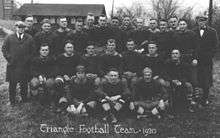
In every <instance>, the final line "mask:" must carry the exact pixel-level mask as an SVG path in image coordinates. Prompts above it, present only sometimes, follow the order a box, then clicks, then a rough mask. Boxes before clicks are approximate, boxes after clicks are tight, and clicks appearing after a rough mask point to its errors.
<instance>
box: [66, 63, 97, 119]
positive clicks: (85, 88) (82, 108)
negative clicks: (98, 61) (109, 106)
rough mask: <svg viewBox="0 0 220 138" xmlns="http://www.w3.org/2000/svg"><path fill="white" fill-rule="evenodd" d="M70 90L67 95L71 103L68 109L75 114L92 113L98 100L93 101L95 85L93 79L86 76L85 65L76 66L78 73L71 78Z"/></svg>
mask: <svg viewBox="0 0 220 138" xmlns="http://www.w3.org/2000/svg"><path fill="white" fill-rule="evenodd" d="M70 90H71V91H68V92H67V95H66V98H67V101H68V105H69V106H68V108H67V111H68V112H70V113H73V114H75V115H77V114H84V115H85V113H86V114H87V113H91V111H92V109H94V107H95V105H96V102H95V101H92V100H93V99H94V90H95V85H94V81H93V79H90V78H88V77H87V76H86V73H85V67H84V66H82V65H78V66H77V67H76V75H75V76H74V77H73V78H72V79H71V89H70ZM87 110H88V111H87Z"/></svg>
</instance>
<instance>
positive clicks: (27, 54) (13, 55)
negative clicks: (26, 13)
mask: <svg viewBox="0 0 220 138" xmlns="http://www.w3.org/2000/svg"><path fill="white" fill-rule="evenodd" d="M25 27H26V25H25V24H24V23H23V22H21V21H18V22H16V23H15V30H16V31H15V33H13V34H11V35H9V36H7V37H6V39H5V41H4V43H3V46H2V53H3V56H4V57H5V59H6V60H7V62H8V64H7V73H6V81H8V82H9V100H10V104H11V105H13V104H15V102H16V99H15V97H16V86H17V84H18V83H20V88H21V98H22V102H26V101H27V90H28V78H29V77H28V74H29V69H28V66H29V65H28V63H29V61H30V59H31V57H32V55H33V52H34V46H33V39H32V37H31V36H30V35H29V34H27V33H24V30H25Z"/></svg>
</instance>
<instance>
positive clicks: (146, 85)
mask: <svg viewBox="0 0 220 138" xmlns="http://www.w3.org/2000/svg"><path fill="white" fill-rule="evenodd" d="M134 91H135V92H134V93H135V100H138V101H144V100H153V99H155V98H160V97H161V96H162V94H163V92H162V88H161V86H160V85H159V84H158V83H156V82H155V81H153V80H151V81H150V82H145V81H144V79H140V80H139V81H138V82H137V83H136V84H135V88H134Z"/></svg>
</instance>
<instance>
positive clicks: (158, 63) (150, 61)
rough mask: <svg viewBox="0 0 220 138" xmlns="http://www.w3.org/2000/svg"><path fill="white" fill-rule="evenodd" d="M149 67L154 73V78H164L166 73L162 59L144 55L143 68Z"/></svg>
mask: <svg viewBox="0 0 220 138" xmlns="http://www.w3.org/2000/svg"><path fill="white" fill-rule="evenodd" d="M145 67H149V68H151V69H152V71H153V76H160V77H161V76H163V71H164V60H163V59H162V57H160V56H159V55H158V56H155V57H151V56H149V55H143V68H142V69H144V68H145Z"/></svg>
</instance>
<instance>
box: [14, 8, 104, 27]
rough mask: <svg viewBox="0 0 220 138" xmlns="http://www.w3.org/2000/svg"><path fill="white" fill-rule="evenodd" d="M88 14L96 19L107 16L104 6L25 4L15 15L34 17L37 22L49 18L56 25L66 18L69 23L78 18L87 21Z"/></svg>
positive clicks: (22, 17)
mask: <svg viewBox="0 0 220 138" xmlns="http://www.w3.org/2000/svg"><path fill="white" fill-rule="evenodd" d="M88 12H91V13H93V14H94V16H95V17H96V18H97V17H98V16H99V15H101V14H104V15H106V10H105V6H104V4H23V5H22V6H21V7H20V8H19V9H18V10H16V11H15V12H14V14H13V15H14V16H15V17H16V16H17V17H20V18H21V19H24V18H25V17H26V16H27V15H32V16H33V17H34V18H35V19H36V20H37V22H40V21H41V20H42V19H44V18H48V19H50V20H51V21H52V22H54V23H55V22H57V19H59V17H61V16H65V17H67V19H68V22H69V23H74V21H75V19H76V18H78V17H81V18H83V19H85V18H86V16H87V13H88Z"/></svg>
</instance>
